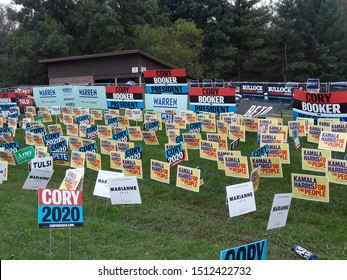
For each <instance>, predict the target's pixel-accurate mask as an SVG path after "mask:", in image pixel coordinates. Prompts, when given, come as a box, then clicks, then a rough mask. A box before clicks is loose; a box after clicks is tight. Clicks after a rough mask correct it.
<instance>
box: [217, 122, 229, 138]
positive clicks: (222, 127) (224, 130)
mask: <svg viewBox="0 0 347 280" xmlns="http://www.w3.org/2000/svg"><path fill="white" fill-rule="evenodd" d="M217 133H218V134H219V135H228V124H227V123H226V122H224V121H217Z"/></svg>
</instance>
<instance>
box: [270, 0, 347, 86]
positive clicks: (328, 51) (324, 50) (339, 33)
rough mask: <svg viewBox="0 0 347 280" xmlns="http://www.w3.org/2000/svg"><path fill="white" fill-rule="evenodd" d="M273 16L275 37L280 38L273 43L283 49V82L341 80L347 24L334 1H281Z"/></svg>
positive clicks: (345, 52)
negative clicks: (310, 79) (311, 79)
mask: <svg viewBox="0 0 347 280" xmlns="http://www.w3.org/2000/svg"><path fill="white" fill-rule="evenodd" d="M276 12H277V16H276V18H275V20H274V34H282V35H280V36H279V39H278V40H274V42H275V44H276V45H277V47H280V46H282V48H283V55H282V56H281V60H282V62H283V65H284V71H283V73H284V75H283V78H284V80H287V79H288V78H289V79H293V80H296V81H306V79H307V78H309V77H317V78H320V79H321V80H323V81H330V80H339V79H344V77H345V75H346V57H347V56H346V55H347V51H346V48H345V46H346V40H347V36H346V30H347V29H346V28H347V21H346V18H345V16H344V15H343V13H342V12H341V10H340V9H339V8H338V6H337V2H336V0H295V1H294V0H282V1H280V2H279V3H278V5H277V9H276ZM281 41H282V43H281Z"/></svg>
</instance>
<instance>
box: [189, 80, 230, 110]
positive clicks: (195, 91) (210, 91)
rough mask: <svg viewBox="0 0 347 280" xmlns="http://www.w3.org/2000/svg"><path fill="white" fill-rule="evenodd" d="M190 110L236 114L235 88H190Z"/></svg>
mask: <svg viewBox="0 0 347 280" xmlns="http://www.w3.org/2000/svg"><path fill="white" fill-rule="evenodd" d="M189 99H190V103H189V104H190V107H189V108H190V110H191V111H193V112H211V113H214V114H217V115H218V114H220V113H227V112H235V111H236V104H235V88H216V87H203V88H190V90H189Z"/></svg>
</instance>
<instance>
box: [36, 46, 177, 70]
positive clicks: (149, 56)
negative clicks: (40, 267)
mask: <svg viewBox="0 0 347 280" xmlns="http://www.w3.org/2000/svg"><path fill="white" fill-rule="evenodd" d="M127 54H141V55H143V56H146V57H148V58H150V59H152V60H154V61H157V62H159V63H161V64H164V65H165V66H168V67H170V68H178V67H177V66H175V65H172V64H170V63H167V62H165V61H163V60H160V59H158V58H156V57H154V56H152V55H150V54H148V53H145V52H143V51H141V50H127V51H117V52H108V53H97V54H86V55H76V56H65V57H57V58H49V59H41V60H39V62H40V63H54V62H60V61H69V60H80V59H89V58H98V57H108V56H118V55H127Z"/></svg>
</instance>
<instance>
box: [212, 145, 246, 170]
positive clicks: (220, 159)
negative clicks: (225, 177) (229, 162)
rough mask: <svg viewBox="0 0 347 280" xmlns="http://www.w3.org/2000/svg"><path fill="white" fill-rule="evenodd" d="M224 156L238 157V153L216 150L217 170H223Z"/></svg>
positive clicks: (239, 153)
mask: <svg viewBox="0 0 347 280" xmlns="http://www.w3.org/2000/svg"><path fill="white" fill-rule="evenodd" d="M224 156H236V157H240V156H241V152H240V151H227V150H217V167H218V169H219V170H225V164H224Z"/></svg>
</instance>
